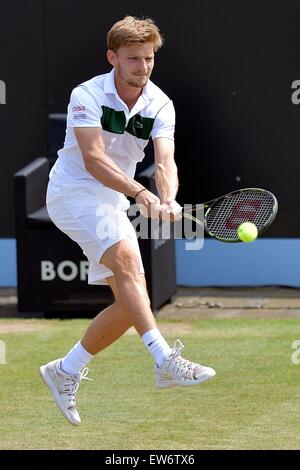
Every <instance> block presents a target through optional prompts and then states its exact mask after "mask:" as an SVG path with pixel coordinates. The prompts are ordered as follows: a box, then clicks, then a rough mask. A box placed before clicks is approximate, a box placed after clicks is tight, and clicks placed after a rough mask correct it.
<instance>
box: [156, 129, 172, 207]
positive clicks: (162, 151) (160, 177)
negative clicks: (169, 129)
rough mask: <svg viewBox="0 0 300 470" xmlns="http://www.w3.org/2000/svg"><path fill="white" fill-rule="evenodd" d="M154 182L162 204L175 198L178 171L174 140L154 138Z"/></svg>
mask: <svg viewBox="0 0 300 470" xmlns="http://www.w3.org/2000/svg"><path fill="white" fill-rule="evenodd" d="M153 144H154V153H155V182H156V187H157V190H158V193H159V196H160V202H161V203H162V204H165V203H168V202H170V201H173V200H175V198H176V194H177V191H178V173H177V166H176V163H175V160H174V141H173V140H170V139H166V138H163V137H158V138H157V139H155V140H154V142H153Z"/></svg>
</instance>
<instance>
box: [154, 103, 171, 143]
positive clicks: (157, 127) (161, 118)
mask: <svg viewBox="0 0 300 470" xmlns="http://www.w3.org/2000/svg"><path fill="white" fill-rule="evenodd" d="M174 132H175V109H174V105H173V102H172V101H171V100H170V101H168V102H167V103H166V104H165V105H164V106H163V107H162V108H161V109H160V110H159V111H158V113H157V115H156V117H155V120H154V125H153V128H152V131H151V137H152V139H153V140H154V139H156V138H157V137H166V138H167V139H171V140H174Z"/></svg>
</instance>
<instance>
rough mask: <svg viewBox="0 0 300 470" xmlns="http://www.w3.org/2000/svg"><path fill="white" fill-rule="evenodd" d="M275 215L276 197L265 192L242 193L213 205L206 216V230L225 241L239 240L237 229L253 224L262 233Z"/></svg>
mask: <svg viewBox="0 0 300 470" xmlns="http://www.w3.org/2000/svg"><path fill="white" fill-rule="evenodd" d="M273 214H274V197H273V195H271V194H270V193H267V192H263V191H254V190H251V191H242V192H240V193H237V194H232V195H230V196H228V197H225V198H223V199H221V200H219V201H217V202H216V203H215V204H213V205H212V207H211V209H210V210H209V211H208V213H207V216H206V229H207V230H208V232H209V233H211V234H213V236H215V237H217V238H220V239H224V240H232V241H236V240H238V235H237V228H238V226H239V225H240V224H242V223H243V222H252V223H254V224H255V225H256V227H257V229H258V232H259V233H261V232H262V231H263V229H264V228H265V227H266V224H267V223H268V221H269V220H270V219H271V218H272V216H273Z"/></svg>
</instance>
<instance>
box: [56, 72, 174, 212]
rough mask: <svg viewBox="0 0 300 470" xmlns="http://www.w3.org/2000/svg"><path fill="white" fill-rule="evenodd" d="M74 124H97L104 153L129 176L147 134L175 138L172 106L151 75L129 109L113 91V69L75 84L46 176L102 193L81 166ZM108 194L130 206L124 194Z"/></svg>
mask: <svg viewBox="0 0 300 470" xmlns="http://www.w3.org/2000/svg"><path fill="white" fill-rule="evenodd" d="M74 127H100V128H102V132H103V139H104V143H105V153H106V155H108V156H109V157H110V158H111V159H112V160H113V161H114V163H116V165H118V166H119V167H120V168H121V169H122V170H123V172H124V173H126V175H127V176H129V177H130V178H133V177H134V174H135V170H136V165H137V162H140V161H141V160H143V158H144V149H145V147H146V145H147V143H148V142H149V138H152V139H156V138H157V137H166V138H168V139H172V140H174V129H175V111H174V106H173V103H172V101H171V100H170V99H169V98H168V96H167V95H166V94H165V93H163V91H161V90H160V88H158V87H157V86H156V85H155V84H154V83H153V82H151V81H150V80H149V81H148V83H147V85H146V86H145V87H144V88H143V92H142V94H141V95H140V97H139V98H138V100H137V102H136V104H135V105H134V107H133V108H132V109H131V110H130V111H129V109H128V107H127V105H126V104H125V103H124V102H123V101H122V99H121V98H120V97H119V95H118V93H117V90H116V87H115V82H114V69H112V71H111V72H110V73H107V74H103V75H99V76H97V77H94V78H92V79H91V80H88V81H86V82H84V83H82V84H80V85H79V86H77V87H76V88H74V90H73V91H72V93H71V98H70V103H69V105H68V114H67V129H66V137H65V142H64V147H63V148H62V149H61V150H59V151H58V159H57V161H56V163H55V165H54V167H53V168H52V170H51V172H50V179H51V182H53V183H54V184H55V183H57V184H68V183H71V184H80V186H81V187H82V186H84V187H87V188H91V189H93V191H99V193H100V192H101V193H103V190H104V188H105V187H104V185H103V184H102V183H101V182H100V181H98V180H96V179H95V178H94V177H93V176H92V175H91V174H90V173H89V172H88V171H87V170H86V168H85V165H84V160H83V156H82V153H81V150H80V148H79V145H78V143H77V139H76V137H75V133H74ZM107 190H108V191H109V192H111V191H113V190H112V189H110V188H107ZM113 193H115V194H114V196H117V202H119V203H120V204H121V206H124V208H128V207H129V202H128V200H127V198H126V197H125V196H124V194H121V193H118V192H117V191H113ZM114 199H115V198H114ZM118 205H119V204H118Z"/></svg>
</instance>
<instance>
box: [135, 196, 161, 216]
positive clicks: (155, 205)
mask: <svg viewBox="0 0 300 470" xmlns="http://www.w3.org/2000/svg"><path fill="white" fill-rule="evenodd" d="M135 202H136V203H137V205H138V208H139V209H140V211H141V214H142V215H143V216H144V217H151V218H152V219H158V218H159V217H160V213H161V205H160V200H159V198H158V197H157V196H155V194H153V193H151V191H148V190H147V189H146V190H145V191H142V192H140V194H138V196H137V197H136V198H135Z"/></svg>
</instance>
